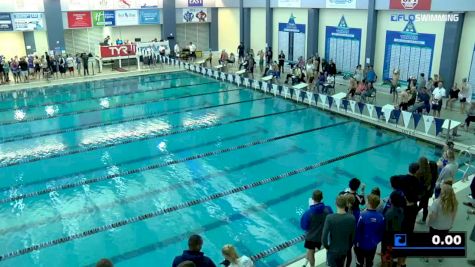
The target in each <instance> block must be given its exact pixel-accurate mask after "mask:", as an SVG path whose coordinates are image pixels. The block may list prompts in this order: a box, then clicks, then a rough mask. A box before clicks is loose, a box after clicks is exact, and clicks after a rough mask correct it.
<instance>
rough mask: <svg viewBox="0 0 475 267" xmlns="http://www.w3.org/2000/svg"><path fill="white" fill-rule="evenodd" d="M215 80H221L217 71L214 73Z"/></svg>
mask: <svg viewBox="0 0 475 267" xmlns="http://www.w3.org/2000/svg"><path fill="white" fill-rule="evenodd" d="M214 78H215V79H218V78H219V72H218V71H217V70H215V71H214Z"/></svg>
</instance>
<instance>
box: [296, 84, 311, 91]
mask: <svg viewBox="0 0 475 267" xmlns="http://www.w3.org/2000/svg"><path fill="white" fill-rule="evenodd" d="M307 86H308V83H299V84H297V85H294V88H295V89H299V90H302V89H304V88H306V87H307Z"/></svg>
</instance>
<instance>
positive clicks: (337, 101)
mask: <svg viewBox="0 0 475 267" xmlns="http://www.w3.org/2000/svg"><path fill="white" fill-rule="evenodd" d="M333 100H334V101H335V105H336V109H338V111H339V110H340V105H341V98H335V97H334V98H333Z"/></svg>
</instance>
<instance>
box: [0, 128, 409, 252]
mask: <svg viewBox="0 0 475 267" xmlns="http://www.w3.org/2000/svg"><path fill="white" fill-rule="evenodd" d="M403 139H405V137H400V138H397V139H395V140H391V141H386V142H384V143H381V144H377V145H374V146H371V147H368V148H365V149H361V150H357V151H354V152H351V153H348V154H345V155H341V156H338V157H335V158H332V159H329V160H325V161H321V162H318V163H315V164H313V165H308V166H306V167H303V168H299V169H295V170H293V171H289V172H286V173H282V174H279V175H277V176H273V177H270V178H266V179H263V180H260V181H257V182H254V183H251V184H246V185H242V186H239V187H235V188H232V189H229V190H225V191H222V192H219V193H214V194H211V195H208V196H205V197H202V198H199V199H195V200H191V201H187V202H183V203H180V204H177V205H173V206H170V207H168V208H163V209H159V210H156V211H153V212H149V213H146V214H142V215H139V216H135V217H131V218H128V219H124V220H120V221H117V222H114V223H110V224H107V225H103V226H99V227H95V228H92V229H89V230H86V231H83V232H80V233H76V234H72V235H68V236H64V237H61V238H57V239H54V240H51V241H47V242H42V243H38V244H36V245H33V246H30V247H27V248H23V249H19V250H15V251H12V252H9V253H6V254H3V255H1V256H0V261H4V260H7V259H10V258H14V257H17V256H21V255H24V254H27V253H30V252H33V251H37V250H40V249H44V248H48V247H52V246H56V245H59V244H62V243H66V242H69V241H72V240H76V239H81V238H84V237H88V236H92V235H94V234H97V233H100V232H105V231H108V230H111V229H114V228H119V227H122V226H125V225H128V224H131V223H135V222H139V221H143V220H147V219H151V218H154V217H158V216H160V215H164V214H168V213H172V212H175V211H178V210H182V209H185V208H189V207H192V206H196V205H198V204H202V203H205V202H208V201H212V200H215V199H218V198H222V197H225V196H229V195H232V194H236V193H240V192H243V191H247V190H249V189H252V188H256V187H259V186H262V185H265V184H269V183H272V182H276V181H279V180H282V179H284V178H287V177H290V176H294V175H296V174H300V173H303V172H307V171H310V170H313V169H316V168H319V167H321V166H324V165H328V164H330V163H333V162H335V161H339V160H342V159H345V158H348V157H352V156H355V155H358V154H361V153H364V152H367V151H370V150H373V149H376V148H379V147H383V146H386V145H389V144H393V143H396V142H399V141H401V140H403ZM209 153H211V154H212V153H213V152H209ZM209 153H205V154H209ZM203 155H204V154H203ZM111 176H112V175H111Z"/></svg>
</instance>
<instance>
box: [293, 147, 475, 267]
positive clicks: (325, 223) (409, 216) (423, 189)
mask: <svg viewBox="0 0 475 267" xmlns="http://www.w3.org/2000/svg"><path fill="white" fill-rule="evenodd" d="M457 169H458V165H457V162H456V160H455V152H454V149H453V143H452V142H448V143H447V145H446V146H445V147H444V152H443V155H442V157H441V158H440V159H439V160H438V161H437V162H435V161H430V160H428V159H427V158H425V157H421V158H420V159H419V160H418V162H415V163H411V164H410V165H409V168H408V174H403V175H395V176H392V177H391V178H390V183H391V187H392V192H391V193H390V194H389V196H388V197H386V198H384V199H382V198H381V192H380V189H379V188H377V187H376V188H373V189H372V191H371V193H370V194H369V195H367V196H366V195H365V185H364V184H362V183H361V181H360V180H359V179H357V178H353V179H351V180H350V182H349V188H348V189H347V190H345V191H343V192H341V193H340V194H339V195H338V196H337V197H336V201H335V204H336V212H335V213H334V212H333V210H332V208H331V207H329V206H327V205H325V204H324V202H323V193H322V192H321V191H320V190H315V191H314V192H313V195H312V198H311V200H310V207H309V209H308V210H307V211H306V212H305V213H304V214H303V216H302V218H301V222H300V223H301V228H302V229H303V230H305V231H306V232H307V234H306V238H305V244H304V247H305V248H306V249H307V260H308V263H309V264H310V267H314V266H315V252H316V251H318V250H320V249H321V248H322V247H324V248H326V249H327V263H328V266H331V267H342V266H346V267H348V266H350V264H351V262H352V250H353V251H354V254H355V255H356V266H373V261H374V257H375V255H376V250H377V247H378V245H379V244H381V250H380V255H381V262H382V266H383V267H385V266H393V261H394V262H397V263H396V264H397V266H398V267H403V266H406V258H404V257H399V258H397V259H393V256H392V244H393V240H394V234H395V233H401V232H402V233H413V232H414V228H415V224H416V223H420V224H426V225H427V226H428V228H429V232H430V233H437V234H446V233H448V232H449V231H450V230H451V229H452V227H453V224H454V220H455V216H456V214H457V210H458V201H457V199H456V196H455V193H454V190H453V188H452V183H453V181H454V178H455V174H456V173H457ZM470 189H471V192H472V194H471V196H475V179H474V180H473V181H472V183H471V185H470ZM431 198H433V202H432V204H431V205H430V207H429V199H431ZM463 204H465V205H467V206H469V207H472V208H474V207H475V199H473V198H472V197H470V201H468V202H464V203H463ZM363 205H365V206H366V207H365V209H363V210H360V209H361V208H362V206H363ZM421 210H422V215H421V218H420V219H419V220H417V217H418V213H419V211H421ZM468 213H469V214H475V210H474V209H470V210H468ZM474 241H475V240H474ZM438 260H439V261H440V262H442V260H443V259H438ZM425 261H426V262H428V261H429V260H428V259H425ZM468 263H469V264H471V265H474V266H475V261H474V260H469V261H468Z"/></svg>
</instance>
